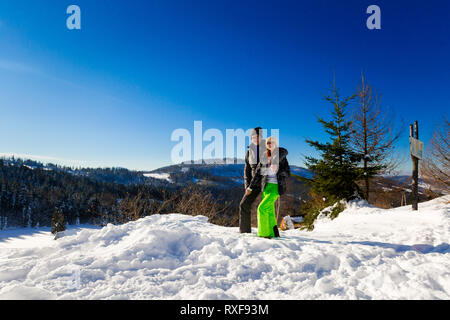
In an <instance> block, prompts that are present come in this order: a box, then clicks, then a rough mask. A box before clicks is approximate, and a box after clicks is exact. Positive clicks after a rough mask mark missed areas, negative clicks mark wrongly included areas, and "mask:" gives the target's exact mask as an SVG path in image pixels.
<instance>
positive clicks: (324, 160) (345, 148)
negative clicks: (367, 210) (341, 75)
mask: <svg viewBox="0 0 450 320" xmlns="http://www.w3.org/2000/svg"><path fill="white" fill-rule="evenodd" d="M331 85H332V87H331V94H329V95H328V96H325V100H326V101H328V102H330V103H331V104H332V105H333V111H332V120H330V121H326V120H324V119H322V118H320V117H319V119H318V121H319V123H320V124H322V126H323V127H324V129H325V131H326V133H327V134H328V135H329V136H330V141H328V142H326V143H321V142H319V141H313V140H310V139H307V140H306V142H307V143H308V144H309V145H310V146H312V147H314V148H315V149H317V150H318V151H319V152H320V154H321V157H320V158H314V157H306V166H307V168H308V169H309V170H310V171H311V172H312V173H313V178H312V179H311V180H309V184H310V185H311V187H312V192H313V193H314V194H316V195H320V196H321V197H323V198H324V200H325V201H324V205H325V204H326V205H331V204H333V203H335V202H336V201H339V200H342V199H346V200H349V199H351V198H352V197H354V195H355V191H357V192H358V193H359V188H358V186H357V185H356V181H357V180H358V178H359V177H360V175H361V172H360V169H358V168H357V159H355V155H354V154H353V153H352V152H351V149H350V146H349V139H350V133H351V132H350V126H351V122H350V121H347V120H346V118H345V111H346V107H347V105H348V104H349V103H350V102H351V100H353V99H354V97H355V95H352V96H349V97H346V98H344V99H342V98H341V97H340V95H339V92H338V89H337V88H336V84H335V82H334V81H333V82H332V83H331Z"/></svg>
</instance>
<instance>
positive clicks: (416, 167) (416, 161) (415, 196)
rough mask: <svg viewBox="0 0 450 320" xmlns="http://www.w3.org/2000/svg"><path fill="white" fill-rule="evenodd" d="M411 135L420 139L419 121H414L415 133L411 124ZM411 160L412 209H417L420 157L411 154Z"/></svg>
mask: <svg viewBox="0 0 450 320" xmlns="http://www.w3.org/2000/svg"><path fill="white" fill-rule="evenodd" d="M409 135H410V137H413V138H415V139H417V140H419V124H418V122H417V121H414V134H413V125H410V126H409ZM411 160H412V163H413V168H412V188H411V189H412V194H411V204H412V209H413V210H417V209H418V204H419V159H417V158H416V157H415V156H413V155H412V154H411Z"/></svg>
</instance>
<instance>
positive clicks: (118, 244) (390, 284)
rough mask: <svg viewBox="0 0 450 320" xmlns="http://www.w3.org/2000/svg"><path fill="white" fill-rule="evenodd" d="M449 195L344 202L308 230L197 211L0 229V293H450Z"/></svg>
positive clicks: (299, 295)
mask: <svg viewBox="0 0 450 320" xmlns="http://www.w3.org/2000/svg"><path fill="white" fill-rule="evenodd" d="M449 201H450V196H446V197H443V198H439V199H435V200H432V201H429V202H426V203H420V204H419V211H418V212H412V211H411V206H407V207H401V208H396V209H390V210H383V209H377V208H373V207H370V206H368V205H367V204H365V203H363V202H353V203H351V204H350V205H349V207H348V208H347V209H346V210H345V211H344V212H342V213H341V214H340V216H339V217H338V218H337V219H335V220H332V221H331V220H329V219H327V218H322V219H319V221H318V222H317V223H316V228H315V230H314V231H313V232H307V231H300V230H290V231H286V232H281V235H282V238H281V239H276V240H274V239H272V240H269V239H262V238H257V237H256V235H255V233H256V229H254V230H253V234H251V235H240V234H239V233H238V228H226V227H220V226H215V225H212V224H209V223H208V222H207V219H206V218H205V217H202V216H197V217H191V216H184V215H179V214H171V215H157V216H151V217H147V218H144V219H141V220H139V221H136V222H131V223H128V224H125V225H121V226H113V225H108V226H106V227H104V228H102V229H96V228H93V227H89V226H80V227H71V228H70V229H69V230H68V231H66V235H65V236H64V237H62V238H61V239H59V240H57V241H55V240H53V237H52V235H51V234H50V232H49V228H41V229H39V230H36V229H34V230H33V229H18V230H7V231H0V298H1V299H450V246H449V242H450V223H449V221H450V204H449Z"/></svg>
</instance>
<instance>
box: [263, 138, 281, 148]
mask: <svg viewBox="0 0 450 320" xmlns="http://www.w3.org/2000/svg"><path fill="white" fill-rule="evenodd" d="M267 142H271V143H272V145H275V148H276V147H278V141H277V139H276V138H275V137H268V138H267V140H266V145H267Z"/></svg>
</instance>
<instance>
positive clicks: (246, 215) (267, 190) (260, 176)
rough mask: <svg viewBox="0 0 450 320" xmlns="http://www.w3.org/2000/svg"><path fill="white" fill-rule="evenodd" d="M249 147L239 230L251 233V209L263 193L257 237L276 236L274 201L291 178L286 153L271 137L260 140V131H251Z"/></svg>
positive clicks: (259, 207) (284, 189) (283, 190)
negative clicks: (289, 177) (288, 178)
mask: <svg viewBox="0 0 450 320" xmlns="http://www.w3.org/2000/svg"><path fill="white" fill-rule="evenodd" d="M251 141H252V142H251V144H250V146H249V147H248V150H247V154H246V156H245V167H244V183H245V195H244V197H243V198H242V201H241V203H240V205H239V231H240V232H241V233H251V232H252V229H251V208H252V205H253V202H255V200H256V198H257V197H258V195H259V194H260V193H261V191H262V201H261V203H260V204H259V206H258V216H257V217H258V236H259V237H264V238H274V237H279V233H278V227H277V219H276V217H275V201H276V200H277V199H278V197H279V196H280V195H282V194H283V193H284V192H285V191H286V179H287V177H288V176H290V169H289V163H288V161H287V159H286V156H287V154H288V151H287V150H286V149H284V148H280V147H279V146H278V142H277V140H276V139H275V138H274V137H269V138H267V140H263V139H262V128H261V127H257V128H255V129H253V130H252V131H251Z"/></svg>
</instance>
